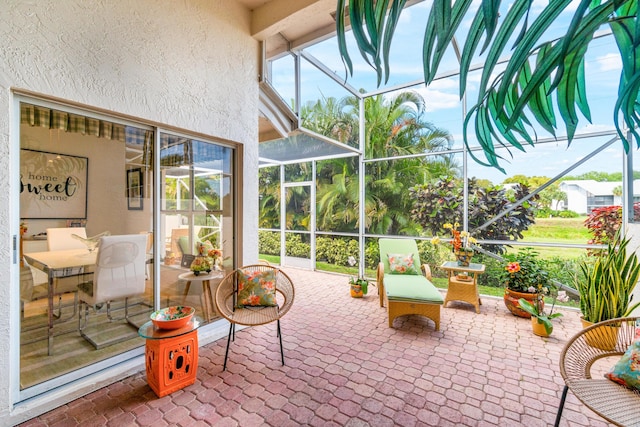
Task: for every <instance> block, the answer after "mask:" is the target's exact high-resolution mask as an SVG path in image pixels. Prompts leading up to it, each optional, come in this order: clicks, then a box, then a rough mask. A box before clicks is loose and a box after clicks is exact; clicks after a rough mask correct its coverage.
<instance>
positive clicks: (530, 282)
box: [502, 248, 552, 319]
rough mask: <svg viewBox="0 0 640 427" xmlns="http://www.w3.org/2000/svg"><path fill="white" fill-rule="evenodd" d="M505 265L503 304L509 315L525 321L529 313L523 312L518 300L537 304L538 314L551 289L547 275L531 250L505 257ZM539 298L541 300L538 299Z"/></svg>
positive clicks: (527, 249) (522, 250) (520, 251)
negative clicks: (545, 296) (511, 314)
mask: <svg viewBox="0 0 640 427" xmlns="http://www.w3.org/2000/svg"><path fill="white" fill-rule="evenodd" d="M505 260H506V262H507V264H506V265H505V268H504V271H503V274H502V281H503V283H504V287H505V289H504V304H505V306H506V307H507V309H509V311H510V312H511V313H513V314H514V315H515V316H518V317H524V318H526V319H528V318H530V317H531V313H529V312H528V311H526V310H523V309H522V308H521V306H520V299H524V300H526V301H528V302H529V303H530V304H532V305H534V304H537V305H538V306H539V308H540V312H542V310H543V309H544V299H543V297H544V295H547V294H548V293H549V292H550V289H551V287H552V284H551V280H550V279H549V273H547V272H546V271H545V270H544V268H543V265H542V262H541V261H540V259H539V258H538V252H536V251H534V250H533V249H532V248H524V249H520V250H519V251H518V253H517V254H507V255H505ZM539 297H541V298H539Z"/></svg>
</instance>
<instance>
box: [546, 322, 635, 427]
mask: <svg viewBox="0 0 640 427" xmlns="http://www.w3.org/2000/svg"><path fill="white" fill-rule="evenodd" d="M636 319H638V318H637V317H627V318H620V319H612V320H607V321H604V322H600V323H597V324H595V325H592V326H589V327H588V328H585V329H583V330H582V331H580V332H579V333H577V334H576V335H574V336H573V338H571V339H570V340H569V341H568V342H567V344H566V345H565V347H564V350H563V351H562V354H561V355H560V374H561V375H562V378H563V379H564V381H565V386H564V390H563V391H562V400H561V401H560V407H559V408H558V414H557V416H556V423H555V425H556V427H557V426H558V425H559V424H560V418H561V417H562V409H563V408H564V402H565V400H566V398H567V391H569V390H571V392H572V393H573V394H574V395H575V396H576V397H577V398H578V399H579V400H580V401H581V402H582V403H584V404H585V405H586V406H587V407H589V408H590V409H592V410H593V411H594V412H595V413H597V414H598V415H600V416H601V417H603V418H605V419H606V420H607V421H609V422H611V423H613V424H615V425H618V426H640V392H638V391H632V390H630V389H628V388H626V387H624V386H622V385H620V384H617V383H614V382H613V381H611V380H609V379H607V378H604V376H603V375H602V374H598V375H596V376H595V378H592V376H591V369H592V367H593V365H594V363H595V362H597V361H598V360H600V359H603V358H607V357H611V356H613V357H611V360H610V364H609V366H611V367H612V366H613V365H615V363H616V362H617V360H618V358H619V357H621V356H622V355H623V354H624V352H625V351H626V350H627V348H628V347H629V345H630V344H631V343H632V342H633V339H634V334H635V327H634V326H635V321H636ZM616 330H617V332H616ZM611 331H614V332H613V333H611ZM599 347H601V348H599ZM602 363H605V362H604V361H602ZM607 363H608V361H607Z"/></svg>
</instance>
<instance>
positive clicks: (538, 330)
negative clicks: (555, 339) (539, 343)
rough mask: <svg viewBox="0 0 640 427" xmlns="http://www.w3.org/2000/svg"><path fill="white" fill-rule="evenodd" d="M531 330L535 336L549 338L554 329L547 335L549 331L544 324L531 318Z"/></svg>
mask: <svg viewBox="0 0 640 427" xmlns="http://www.w3.org/2000/svg"><path fill="white" fill-rule="evenodd" d="M531 328H532V330H533V334H534V335H537V336H539V337H548V336H549V335H551V332H553V327H552V328H551V330H550V331H549V332H548V333H547V329H546V328H545V327H544V324H543V323H539V322H538V319H537V318H536V317H533V316H532V317H531Z"/></svg>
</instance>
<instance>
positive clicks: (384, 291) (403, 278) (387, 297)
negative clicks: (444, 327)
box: [378, 239, 444, 331]
mask: <svg viewBox="0 0 640 427" xmlns="http://www.w3.org/2000/svg"><path fill="white" fill-rule="evenodd" d="M378 244H379V246H380V263H379V264H378V294H379V295H380V307H384V306H385V305H386V307H387V311H388V313H389V327H390V328H391V327H393V320H394V319H395V318H396V317H399V316H403V315H408V314H418V315H420V316H425V317H428V318H429V319H431V320H433V322H434V323H435V330H436V331H437V330H439V329H440V306H441V305H442V303H443V302H444V299H443V298H442V295H441V294H440V292H439V291H438V289H437V288H436V287H435V286H433V284H432V283H431V282H430V281H429V279H431V269H430V268H429V266H428V265H427V264H424V265H421V264H420V255H419V254H418V245H417V244H416V242H415V240H409V239H380V240H379V241H378ZM398 256H401V257H402V256H404V258H405V259H410V260H411V262H410V264H411V267H412V268H409V270H408V271H405V272H404V273H400V271H401V270H402V268H397V266H398V264H396V263H395V262H393V266H392V265H391V264H390V262H389V261H390V259H395V258H397V257H398ZM407 256H410V258H407ZM392 267H394V268H392ZM420 270H422V275H421V274H420Z"/></svg>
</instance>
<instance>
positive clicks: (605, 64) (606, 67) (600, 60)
mask: <svg viewBox="0 0 640 427" xmlns="http://www.w3.org/2000/svg"><path fill="white" fill-rule="evenodd" d="M596 64H597V65H598V71H617V72H620V71H621V70H622V59H621V58H620V55H618V54H616V53H608V54H606V55H602V56H599V57H597V58H596ZM617 81H618V80H617V77H616V83H617Z"/></svg>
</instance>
